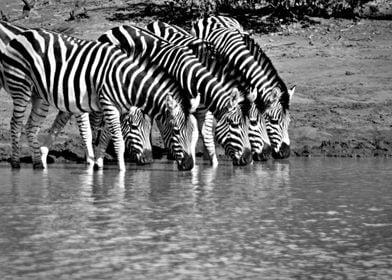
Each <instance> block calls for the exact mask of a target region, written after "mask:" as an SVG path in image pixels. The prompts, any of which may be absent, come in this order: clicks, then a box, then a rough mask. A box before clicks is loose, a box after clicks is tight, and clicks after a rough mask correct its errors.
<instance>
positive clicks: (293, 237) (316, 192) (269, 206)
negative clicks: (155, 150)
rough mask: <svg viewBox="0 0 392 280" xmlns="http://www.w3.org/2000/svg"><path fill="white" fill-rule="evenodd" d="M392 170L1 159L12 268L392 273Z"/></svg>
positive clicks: (214, 274)
mask: <svg viewBox="0 0 392 280" xmlns="http://www.w3.org/2000/svg"><path fill="white" fill-rule="evenodd" d="M390 170H391V163H390V161H387V160H385V161H382V160H381V161H370V160H367V161H356V160H338V159H334V160H326V159H323V160H316V159H313V160H312V159H305V160H296V159H290V160H289V161H270V162H266V163H262V164H259V163H258V164H254V165H251V166H246V167H233V166H232V165H231V164H230V163H227V164H225V162H224V161H223V162H222V163H221V165H220V166H219V167H218V168H211V167H210V166H208V165H202V164H201V165H198V166H196V168H194V170H192V171H187V172H178V171H177V170H176V167H175V165H173V166H172V165H171V164H170V163H166V162H161V163H154V164H153V165H151V166H146V167H142V168H139V167H136V166H133V165H130V166H129V169H128V170H127V172H122V173H119V172H118V171H117V169H116V167H115V166H113V168H112V169H111V167H110V166H108V167H107V169H105V170H101V171H89V170H85V169H83V168H80V166H67V168H65V167H64V166H61V165H60V166H51V168H50V169H49V170H47V171H38V170H32V169H30V168H22V169H21V170H18V171H15V170H11V169H9V168H8V166H7V167H0V176H1V178H2V179H1V187H0V205H1V210H2V215H0V224H1V227H0V279H8V278H9V279H14V278H23V279H54V278H58V277H59V278H65V279H70V278H73V279H85V278H88V279H129V278H130V277H131V276H130V275H132V277H131V278H132V279H188V278H197V279H231V278H239V279H313V278H316V279H317V278H318V279H360V278H362V279H391V272H390V267H391V265H392V257H391V255H392V248H391V245H390V244H392V240H391V239H392V234H391V233H392V215H391V206H390V205H391V204H390V201H391V198H392V190H391V189H390V184H389V178H390V176H389V174H390Z"/></svg>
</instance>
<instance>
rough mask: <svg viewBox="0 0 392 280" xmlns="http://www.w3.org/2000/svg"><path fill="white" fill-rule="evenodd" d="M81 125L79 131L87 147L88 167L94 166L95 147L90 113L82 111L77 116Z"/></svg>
mask: <svg viewBox="0 0 392 280" xmlns="http://www.w3.org/2000/svg"><path fill="white" fill-rule="evenodd" d="M75 117H76V121H77V123H78V126H79V132H80V135H81V136H82V139H83V144H84V148H85V149H86V164H87V167H88V168H93V167H94V149H93V143H92V142H93V136H92V132H91V126H90V119H89V116H88V113H82V114H78V115H76V116H75Z"/></svg>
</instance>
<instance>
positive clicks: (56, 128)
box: [41, 112, 72, 168]
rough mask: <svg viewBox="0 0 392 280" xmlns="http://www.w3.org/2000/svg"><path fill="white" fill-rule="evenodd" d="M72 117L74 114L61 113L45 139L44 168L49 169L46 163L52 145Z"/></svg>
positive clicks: (42, 158)
mask: <svg viewBox="0 0 392 280" xmlns="http://www.w3.org/2000/svg"><path fill="white" fill-rule="evenodd" d="M71 116H72V113H68V112H59V113H58V114H57V116H56V119H55V120H54V122H53V124H52V127H51V128H50V129H49V131H48V134H47V135H46V136H45V137H44V140H43V141H44V143H43V145H42V146H41V161H42V163H43V165H44V168H47V163H46V162H47V158H48V154H49V148H50V146H51V145H52V143H53V141H54V140H55V139H56V137H57V136H58V134H59V133H60V132H61V130H62V129H63V128H64V126H65V125H66V124H67V122H68V120H69V119H70V118H71Z"/></svg>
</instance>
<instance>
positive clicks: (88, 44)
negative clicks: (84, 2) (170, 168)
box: [0, 30, 198, 170]
mask: <svg viewBox="0 0 392 280" xmlns="http://www.w3.org/2000/svg"><path fill="white" fill-rule="evenodd" d="M0 62H1V63H0V66H1V67H2V71H3V75H2V76H3V77H4V82H5V83H4V85H5V88H6V90H7V92H8V93H9V94H10V95H11V97H12V98H13V103H14V110H13V115H12V119H11V137H12V157H11V165H12V166H13V167H19V139H20V128H21V124H22V120H23V117H24V114H25V110H26V106H27V104H28V103H29V102H30V101H31V102H32V113H31V114H30V117H29V119H28V122H27V125H26V132H27V138H28V140H29V145H30V147H31V148H32V150H33V162H34V163H40V158H39V156H40V152H39V145H38V141H37V135H36V134H37V132H38V130H39V128H40V126H41V124H42V121H43V119H44V118H45V117H46V115H47V112H48V108H49V106H50V105H51V106H55V107H56V108H57V109H58V110H60V111H63V112H70V113H73V114H75V115H76V117H77V120H78V125H79V127H80V128H81V129H80V131H81V132H82V131H84V132H86V134H87V135H82V139H83V141H84V143H87V142H91V138H92V137H91V129H90V123H89V119H88V115H87V114H86V113H89V112H97V111H98V112H101V111H102V112H103V114H104V120H105V123H106V125H107V127H108V130H109V131H110V134H111V136H112V137H113V142H114V148H115V151H116V154H117V159H118V167H119V169H120V170H125V162H124V149H125V147H124V140H123V137H122V134H121V125H120V115H121V114H124V113H126V112H128V111H129V110H130V108H131V107H132V106H136V107H138V108H140V109H142V110H143V111H144V112H148V113H149V114H152V113H153V114H154V116H155V117H157V118H160V119H161V120H162V123H164V124H167V125H170V126H172V129H171V130H170V131H172V132H173V135H172V138H171V143H170V144H171V147H172V149H173V150H174V151H176V160H177V163H178V168H179V169H180V170H188V169H191V168H192V167H193V164H194V147H195V145H196V141H195V140H194V139H197V136H198V133H197V128H196V125H197V124H196V119H195V118H194V117H193V116H192V115H191V114H190V112H189V108H188V107H187V106H186V104H185V105H184V104H183V103H184V102H183V101H182V98H181V94H175V95H172V94H171V93H172V92H178V91H180V87H178V86H177V84H175V83H174V82H173V79H170V77H169V76H168V75H165V74H164V73H162V71H161V70H160V69H159V68H158V67H155V66H154V65H152V64H151V63H150V61H149V60H148V59H146V58H141V57H129V56H128V55H127V54H126V53H124V52H122V51H121V49H119V48H118V47H116V46H114V45H110V44H103V43H101V42H95V41H87V40H80V39H75V38H71V37H69V36H64V35H61V34H57V33H52V32H48V31H44V30H29V31H25V32H23V33H21V34H19V35H18V36H17V37H15V38H14V39H13V40H11V41H10V42H9V44H8V46H7V47H6V49H5V52H4V53H3V54H2V56H1V61H0ZM32 89H33V90H34V92H32ZM184 110H185V111H184ZM86 116H87V118H86ZM79 120H80V121H79ZM177 132H179V133H178V134H176V133H177ZM85 145H86V144H85ZM86 146H87V145H86ZM87 155H88V159H93V158H94V153H93V151H87Z"/></svg>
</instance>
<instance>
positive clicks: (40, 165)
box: [33, 162, 45, 169]
mask: <svg viewBox="0 0 392 280" xmlns="http://www.w3.org/2000/svg"><path fill="white" fill-rule="evenodd" d="M33 169H45V166H44V165H43V164H42V162H34V163H33Z"/></svg>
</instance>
